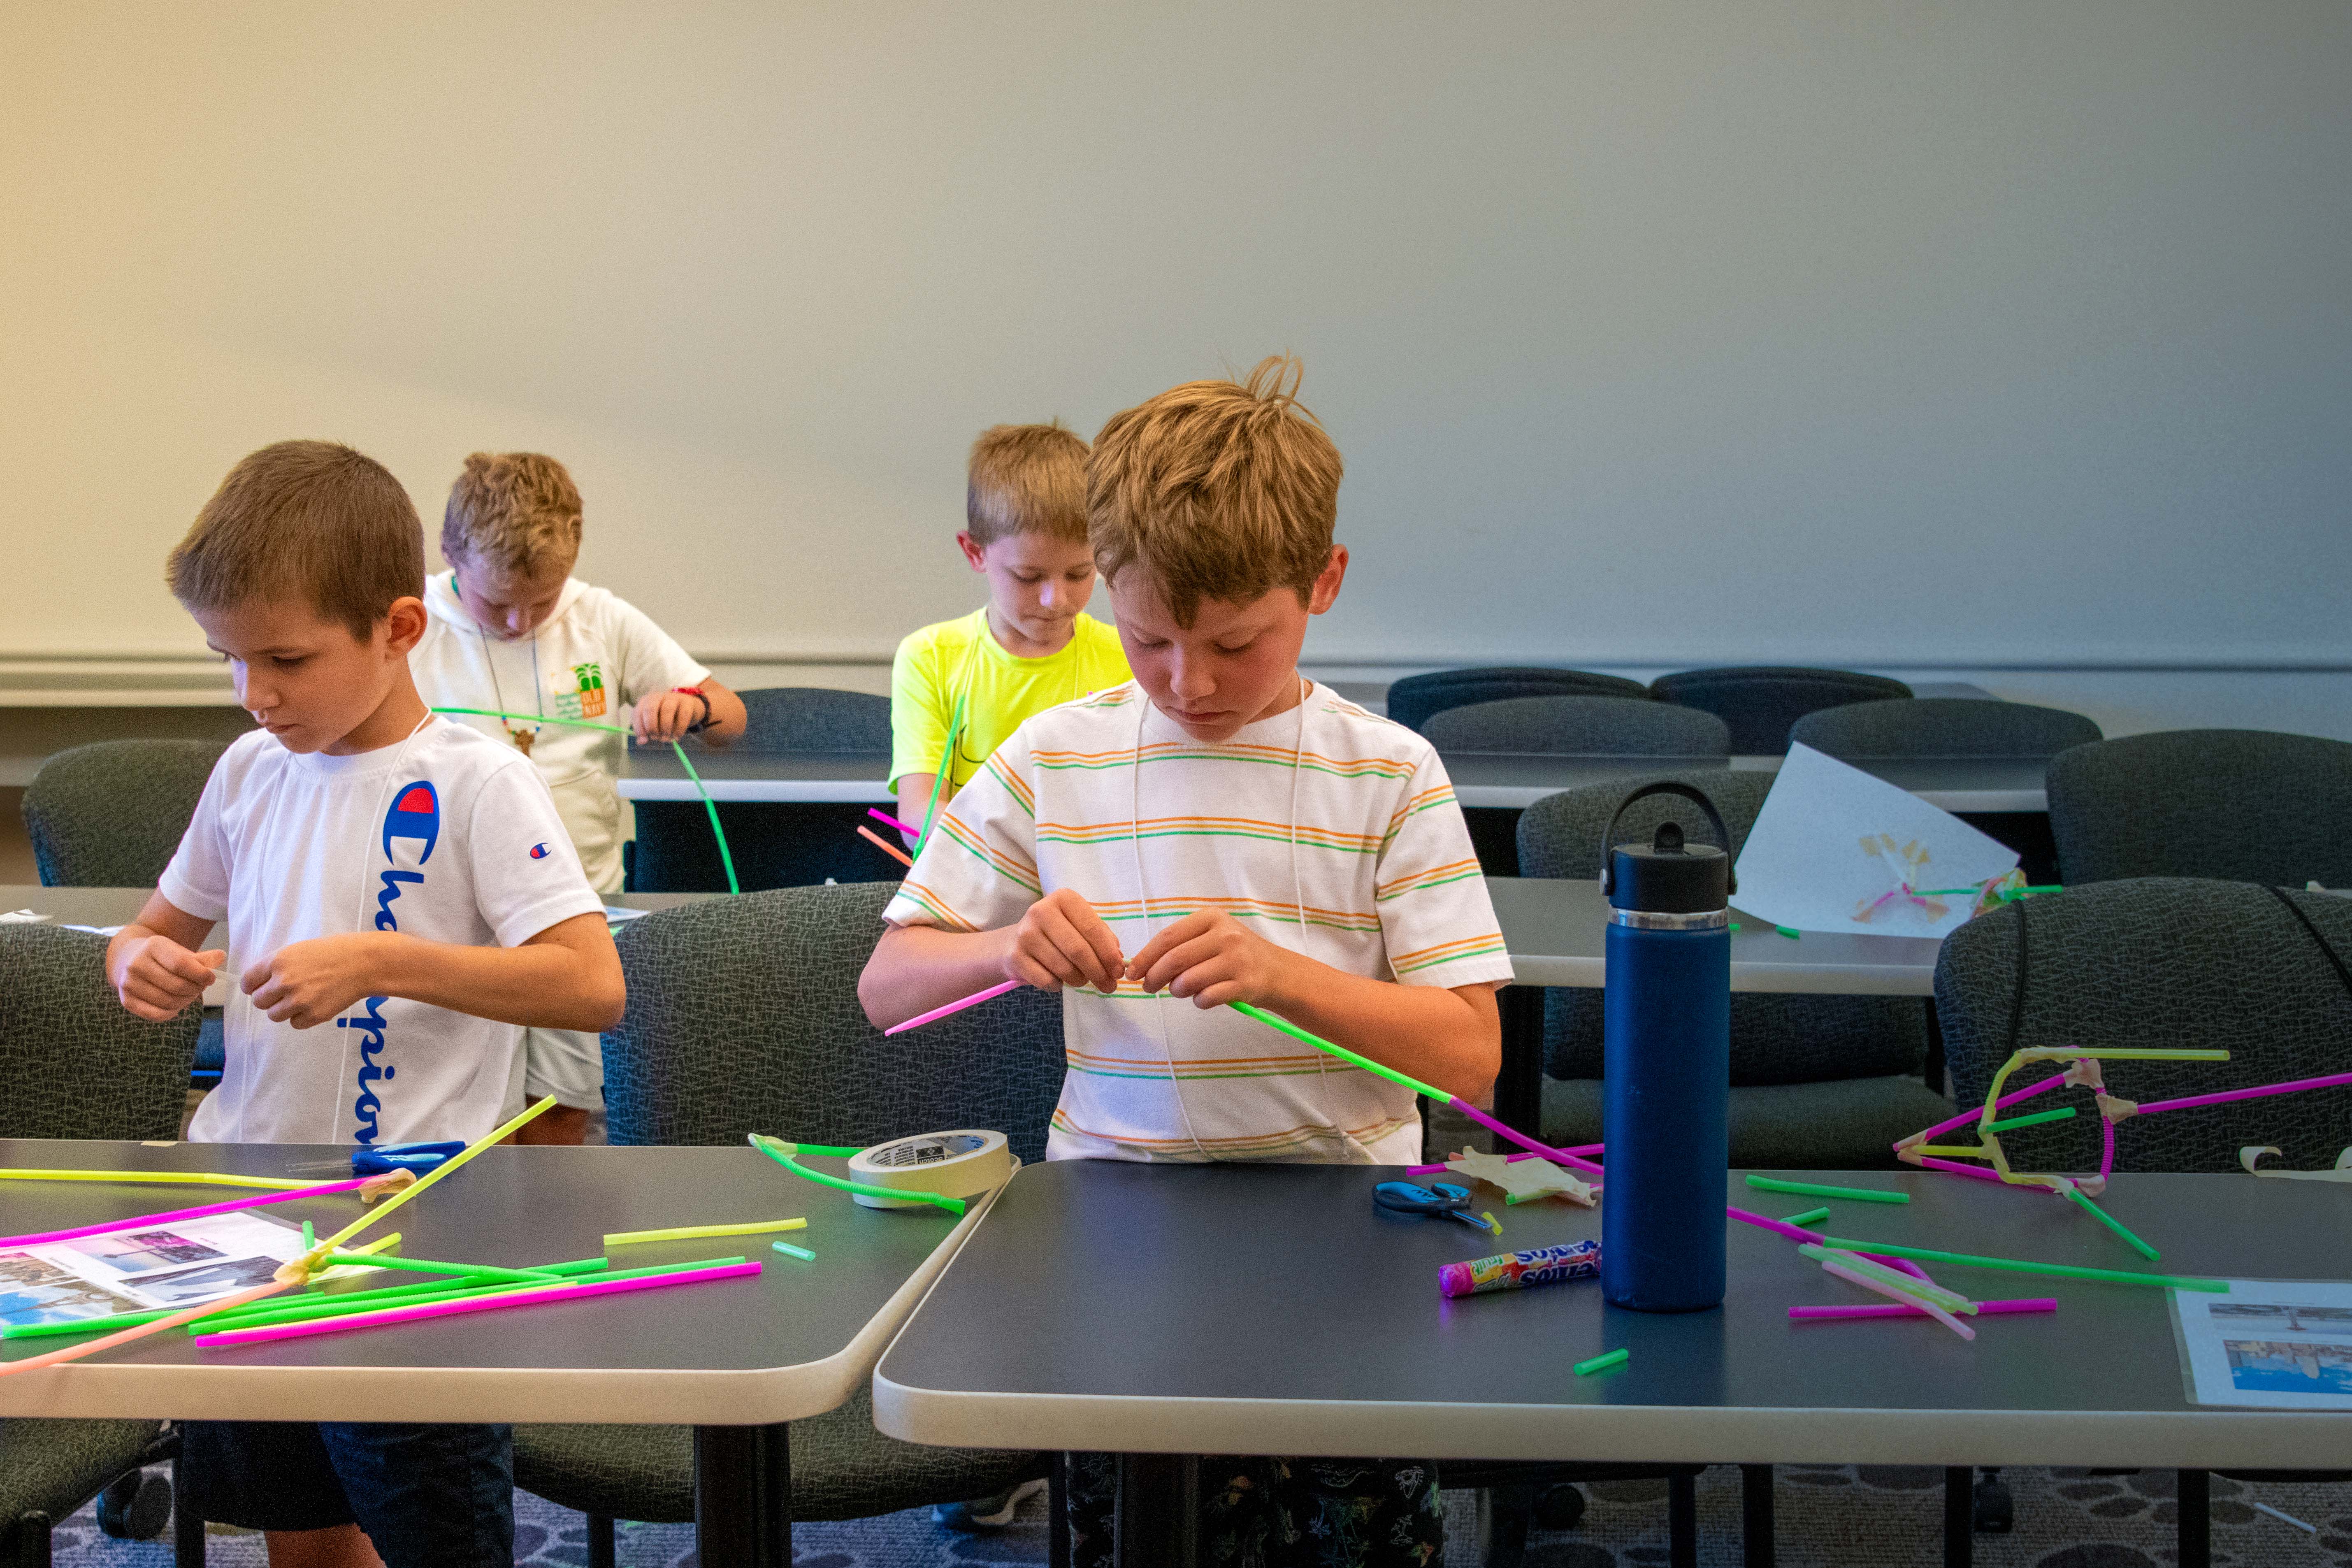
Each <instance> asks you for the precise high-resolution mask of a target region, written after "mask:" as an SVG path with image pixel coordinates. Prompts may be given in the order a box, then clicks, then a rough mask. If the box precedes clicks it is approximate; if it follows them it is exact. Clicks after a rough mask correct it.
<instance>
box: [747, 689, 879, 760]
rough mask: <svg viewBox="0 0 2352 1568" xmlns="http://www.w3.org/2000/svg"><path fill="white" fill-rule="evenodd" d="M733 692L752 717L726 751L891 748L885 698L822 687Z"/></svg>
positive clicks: (825, 750)
mask: <svg viewBox="0 0 2352 1568" xmlns="http://www.w3.org/2000/svg"><path fill="white" fill-rule="evenodd" d="M736 695H737V696H739V697H740V698H741V699H742V700H743V707H744V709H745V710H746V711H747V712H748V714H749V716H750V722H749V723H748V724H746V725H745V726H744V730H743V737H742V739H740V740H739V741H737V742H735V744H734V746H733V747H732V748H730V749H731V750H734V751H738V752H756V753H759V754H761V755H765V756H773V755H776V754H779V753H783V752H887V751H888V750H889V749H890V700H889V699H888V698H887V697H877V696H875V695H873V694H872V693H871V692H866V691H835V690H833V689H830V688H827V687H821V686H761V687H754V688H753V689H751V690H749V691H739V692H737V693H736Z"/></svg>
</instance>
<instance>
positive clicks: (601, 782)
mask: <svg viewBox="0 0 2352 1568" xmlns="http://www.w3.org/2000/svg"><path fill="white" fill-rule="evenodd" d="M455 575H456V574H454V573H450V572H443V573H441V574H438V575H437V576H435V577H431V578H428V579H426V581H425V612H426V615H427V617H428V621H429V624H428V625H427V626H426V627H425V636H424V637H423V638H422V639H420V640H419V641H418V643H417V645H416V647H415V648H414V649H412V650H411V651H410V653H409V656H408V668H409V671H410V673H411V674H413V675H415V678H416V689H417V690H418V691H420V692H422V693H423V694H424V697H425V702H426V703H427V704H428V705H430V706H432V707H436V708H445V707H446V708H492V709H500V710H505V711H507V712H510V713H528V714H532V715H541V714H544V715H545V716H546V717H548V718H550V719H588V720H593V721H595V722H597V723H600V724H616V725H619V726H621V727H622V728H624V729H626V728H627V727H628V723H629V719H628V713H629V710H630V709H631V708H632V707H634V706H635V704H636V703H638V702H640V701H642V700H645V698H646V696H647V695H648V694H650V693H652V692H656V691H667V690H670V689H673V688H676V687H680V686H699V685H701V684H702V683H703V682H704V681H706V680H708V679H710V671H709V670H708V669H706V668H703V667H702V666H701V665H698V664H697V663H695V662H694V660H693V659H691V658H688V657H687V653H686V650H685V649H684V648H682V647H678V646H677V640H676V639H675V638H673V637H671V636H670V635H669V634H668V633H667V632H665V631H664V630H662V629H661V627H659V626H656V625H654V622H653V617H651V616H647V615H646V613H645V612H644V611H643V610H640V609H638V608H637V607H636V606H635V605H632V604H630V603H629V602H628V601H627V600H625V599H622V598H619V597H616V596H615V595H613V594H610V593H608V592H606V591H605V590H604V589H602V588H594V587H591V586H589V585H588V584H585V583H583V582H582V581H580V579H579V578H577V577H573V578H571V579H569V580H567V581H566V582H565V583H564V584H563V593H562V595H561V596H560V597H558V598H557V600H556V601H555V612H554V614H552V615H551V616H548V617H547V619H546V620H544V621H542V622H541V623H540V626H539V628H538V629H537V630H536V631H534V632H533V633H532V634H531V635H530V636H529V637H514V638H504V637H499V636H498V635H496V634H495V633H492V632H486V631H485V630H484V629H483V628H482V626H481V625H480V623H478V621H476V620H475V619H474V617H473V616H469V615H467V613H466V606H465V605H463V604H462V603H460V602H459V601H458V598H457V589H456V587H455V586H453V585H452V583H451V579H452V578H453V577H454V576H455ZM457 722H459V723H461V724H464V725H467V727H469V728H471V729H476V730H479V731H481V732H482V733H484V734H486V735H488V736H489V737H490V738H491V739H493V740H495V741H496V742H498V743H499V745H501V746H506V747H509V748H510V749H511V748H512V747H513V745H514V742H512V741H511V740H510V739H509V736H508V731H509V730H520V731H527V732H528V731H536V733H534V734H532V736H531V742H530V760H531V762H532V763H533V764H534V765H535V766H537V767H538V769H539V772H540V776H541V777H542V778H544V779H545V780H546V781H547V787H548V788H549V789H550V790H551V791H552V792H553V793H554V795H555V805H556V809H557V810H559V811H561V812H562V814H563V826H564V828H565V830H566V831H567V832H569V833H570V834H571V836H572V847H573V848H574V849H576V850H578V851H579V853H580V863H581V865H582V866H583V867H584V868H586V869H587V873H588V884H589V886H591V887H593V888H594V889H597V890H598V891H599V892H605V893H617V892H619V891H620V890H621V845H622V844H623V843H624V842H625V840H627V839H628V838H629V837H630V835H631V829H632V827H633V824H632V823H631V821H630V819H629V816H628V812H627V803H626V802H625V801H623V800H622V799H621V797H620V795H619V794H618V793H617V792H616V791H615V790H614V787H613V784H614V780H615V779H616V778H618V777H619V776H620V772H621V762H622V759H623V758H624V757H625V755H626V752H627V745H628V742H626V741H625V739H624V738H623V737H622V736H619V735H614V734H610V733H607V732H606V731H603V730H583V729H578V728H576V727H574V726H572V725H569V724H540V723H535V722H532V721H530V720H520V721H513V720H509V721H500V720H497V719H481V718H470V717H466V716H464V715H458V716H457Z"/></svg>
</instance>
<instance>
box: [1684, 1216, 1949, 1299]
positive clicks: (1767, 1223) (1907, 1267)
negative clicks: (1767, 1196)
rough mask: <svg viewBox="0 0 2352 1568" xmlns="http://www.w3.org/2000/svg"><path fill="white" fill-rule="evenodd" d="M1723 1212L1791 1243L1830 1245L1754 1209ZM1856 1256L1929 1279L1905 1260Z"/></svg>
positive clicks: (1825, 1239)
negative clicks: (1784, 1238)
mask: <svg viewBox="0 0 2352 1568" xmlns="http://www.w3.org/2000/svg"><path fill="white" fill-rule="evenodd" d="M1723 1212H1724V1213H1726V1214H1727V1215H1730V1216H1731V1217H1732V1218H1734V1219H1736V1220H1740V1221H1743V1222H1745V1223H1747V1224H1748V1225H1752V1226H1758V1227H1759V1229H1763V1230H1769V1231H1770V1232H1772V1233H1773V1234H1774V1235H1776V1236H1785V1237H1788V1238H1789V1239H1790V1241H1810V1242H1811V1243H1812V1244H1813V1245H1814V1246H1816V1247H1827V1246H1828V1245H1829V1237H1825V1236H1823V1235H1822V1234H1821V1233H1820V1232H1819V1231H1813V1230H1806V1229H1805V1228H1803V1227H1802V1226H1793V1225H1790V1224H1789V1223H1788V1222H1787V1221H1786V1220H1778V1219H1774V1218H1773V1217H1772V1216H1771V1215H1761V1214H1758V1213H1756V1212H1755V1211H1754V1210H1752V1209H1743V1208H1737V1207H1734V1206H1733V1205H1730V1204H1726V1205H1723ZM1854 1256H1855V1257H1857V1258H1869V1259H1870V1260H1871V1261H1872V1262H1873V1263H1876V1264H1880V1265H1882V1266H1884V1267H1885V1268H1895V1269H1900V1270H1901V1271H1902V1272H1904V1273H1906V1274H1908V1275H1910V1276H1911V1277H1912V1278H1914V1279H1927V1270H1926V1269H1924V1268H1920V1267H1919V1266H1918V1265H1917V1264H1916V1263H1911V1262H1906V1261H1905V1260H1904V1259H1901V1258H1881V1257H1880V1256H1878V1254H1876V1253H1874V1252H1857V1253H1855V1254H1854ZM1929 1283H1930V1284H1932V1283H1934V1281H1932V1280H1929Z"/></svg>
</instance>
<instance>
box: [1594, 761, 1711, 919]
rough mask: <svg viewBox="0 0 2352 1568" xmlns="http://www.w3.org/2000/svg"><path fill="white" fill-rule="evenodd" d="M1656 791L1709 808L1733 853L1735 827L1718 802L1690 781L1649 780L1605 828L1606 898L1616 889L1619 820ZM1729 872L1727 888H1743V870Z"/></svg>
mask: <svg viewBox="0 0 2352 1568" xmlns="http://www.w3.org/2000/svg"><path fill="white" fill-rule="evenodd" d="M1649 795H1680V796H1682V797H1683V798H1684V799H1685V800H1687V801H1690V802H1691V803H1693V804H1694V805H1696V806H1697V807H1698V808H1699V809H1700V810H1701V811H1704V812H1706V819H1707V821H1708V822H1709V823H1711V824H1713V825H1714V827H1715V837H1716V838H1717V841H1718V842H1720V843H1721V844H1722V846H1723V852H1724V854H1725V855H1727V856H1728V855H1729V854H1730V853H1731V830H1730V829H1729V828H1727V827H1726V826H1724V825H1723V813H1721V812H1719V811H1717V810H1716V809H1715V802H1713V801H1711V800H1709V799H1707V798H1706V795H1704V794H1702V793H1701V792H1699V791H1698V790H1696V789H1693V788H1692V787H1691V786H1690V785H1688V784H1677V783H1676V782H1675V781H1674V780H1672V779H1661V780H1659V781H1658V782H1657V783H1655V784H1643V786H1642V787H1641V788H1640V789H1637V790H1635V791H1634V792H1633V794H1631V795H1627V796H1626V797H1625V798H1624V799H1623V800H1621V801H1619V802H1618V803H1617V810H1616V812H1615V814H1614V815H1612V816H1611V817H1610V818H1609V826H1606V827H1604V828H1602V829H1601V896H1602V897H1604V898H1605V897H1607V896H1608V895H1609V894H1610V893H1612V892H1614V891H1615V890H1616V889H1615V886H1614V883H1615V881H1616V879H1615V878H1614V877H1613V876H1612V872H1613V871H1614V870H1615V868H1616V856H1615V855H1614V853H1613V852H1612V851H1613V850H1614V849H1615V847H1616V841H1617V824H1618V823H1620V822H1622V821H1623V820H1624V816H1625V808H1626V807H1628V806H1630V805H1633V803H1634V802H1635V801H1637V800H1641V799H1643V798H1645V797H1646V796H1649ZM1725 874H1726V876H1727V878H1728V879H1729V880H1728V883H1727V886H1726V888H1725V889H1724V890H1725V891H1726V892H1727V893H1736V892H1738V891H1739V873H1738V872H1737V871H1727V872H1726V873H1725Z"/></svg>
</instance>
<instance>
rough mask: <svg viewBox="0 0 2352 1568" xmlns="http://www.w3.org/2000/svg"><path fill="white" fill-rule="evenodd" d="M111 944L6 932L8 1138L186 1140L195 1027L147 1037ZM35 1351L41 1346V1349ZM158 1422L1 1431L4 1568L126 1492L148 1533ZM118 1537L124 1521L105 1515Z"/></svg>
mask: <svg viewBox="0 0 2352 1568" xmlns="http://www.w3.org/2000/svg"><path fill="white" fill-rule="evenodd" d="M105 960H106V939H105V938H104V937H101V936H96V935H93V934H91V933H90V932H88V931H59V930H57V929H56V928H54V927H50V926H40V925H23V926H0V1081H5V1083H6V1084H7V1086H8V1089H7V1092H6V1093H5V1094H0V1137H5V1138H113V1139H150V1138H177V1137H178V1136H179V1135H180V1112H181V1110H183V1109H184V1106H185V1105H186V1102H187V1085H188V1061H189V1058H190V1057H191V1056H193V1055H194V1051H195V1045H196V1014H195V1012H194V1010H193V1009H192V1010H191V1011H189V1012H187V1013H185V1014H183V1015H182V1016H179V1017H177V1018H174V1019H173V1020H172V1021H171V1022H170V1023H168V1024H150V1023H147V1022H145V1021H144V1020H142V1019H139V1018H134V1017H132V1016H131V1015H130V1014H128V1013H126V1012H124V1011H123V1010H122V1007H121V1004H120V1003H118V1002H117V1001H116V1000H115V997H114V993H113V992H112V991H110V990H109V989H108V987H107V984H106V968H105ZM36 1343H38V1342H36ZM162 1433H163V1424H162V1423H161V1422H158V1421H82V1420H76V1421H50V1420H33V1419H29V1418H21V1417H12V1418H9V1419H7V1420H0V1562H9V1563H18V1562H22V1563H47V1562H48V1560H49V1553H48V1541H49V1527H50V1525H51V1524H52V1523H53V1522H55V1521H58V1520H60V1519H63V1518H65V1517H66V1516H67V1515H68V1514H70V1513H72V1512H73V1511H74V1510H76V1509H78V1508H79V1507H81V1505H82V1504H83V1503H85V1502H88V1501H89V1500H90V1499H91V1498H92V1497H95V1496H97V1495H98V1493H99V1492H100V1489H108V1488H110V1486H111V1485H112V1484H114V1483H117V1482H120V1483H121V1486H122V1488H123V1497H122V1502H123V1503H124V1504H127V1505H131V1506H129V1507H128V1509H127V1511H128V1512H129V1513H131V1515H132V1516H133V1517H134V1518H136V1519H137V1520H138V1521H140V1522H139V1524H138V1526H137V1528H138V1529H140V1530H141V1531H142V1532H146V1533H152V1532H153V1531H158V1530H161V1529H162V1528H163V1520H164V1518H165V1517H166V1516H167V1515H168V1513H169V1510H170V1498H171V1491H170V1488H169V1487H168V1486H167V1485H165V1484H164V1483H163V1481H162V1480H161V1479H144V1480H142V1479H140V1478H139V1477H138V1476H137V1474H136V1472H137V1471H138V1469H139V1468H140V1467H141V1466H142V1465H152V1464H155V1463H159V1462H160V1461H162V1460H163V1459H164V1458H169V1457H170V1449H169V1448H168V1447H167V1446H166V1444H165V1441H164V1439H163V1436H162ZM104 1511H106V1512H107V1514H108V1517H106V1518H105V1519H103V1520H102V1522H107V1523H109V1524H110V1527H111V1526H112V1525H114V1524H115V1523H116V1522H118V1521H119V1519H120V1516H121V1512H122V1511H124V1510H121V1509H118V1510H104Z"/></svg>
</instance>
